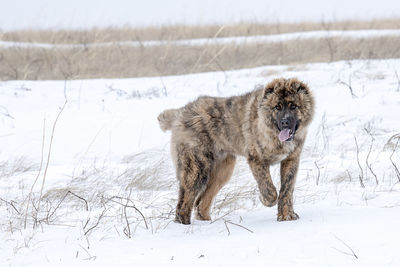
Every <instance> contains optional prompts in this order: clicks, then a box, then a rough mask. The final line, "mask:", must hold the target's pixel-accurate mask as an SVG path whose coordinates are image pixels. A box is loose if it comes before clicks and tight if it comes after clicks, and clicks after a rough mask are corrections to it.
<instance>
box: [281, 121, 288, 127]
mask: <svg viewBox="0 0 400 267" xmlns="http://www.w3.org/2000/svg"><path fill="white" fill-rule="evenodd" d="M285 128H289V120H288V119H282V120H281V129H285Z"/></svg>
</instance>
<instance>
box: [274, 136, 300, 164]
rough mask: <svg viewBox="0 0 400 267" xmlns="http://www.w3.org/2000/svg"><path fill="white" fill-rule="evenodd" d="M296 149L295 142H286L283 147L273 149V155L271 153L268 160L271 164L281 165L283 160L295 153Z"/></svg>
mask: <svg viewBox="0 0 400 267" xmlns="http://www.w3.org/2000/svg"><path fill="white" fill-rule="evenodd" d="M294 149H295V144H294V142H292V141H290V142H285V143H283V144H282V145H280V146H278V147H275V149H273V150H272V151H271V153H269V159H268V160H269V161H270V162H271V164H276V163H279V162H281V161H282V160H284V159H286V158H287V157H288V156H289V155H290V154H291V153H292V152H293V151H294Z"/></svg>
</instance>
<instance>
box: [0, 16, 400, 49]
mask: <svg viewBox="0 0 400 267" xmlns="http://www.w3.org/2000/svg"><path fill="white" fill-rule="evenodd" d="M399 28H400V19H395V18H393V19H380V20H369V21H352V20H348V21H333V22H303V23H279V22H277V23H268V24H267V23H249V22H242V23H238V24H232V25H168V26H161V27H145V28H132V27H120V28H116V27H114V28H113V27H110V28H92V29H88V30H32V29H28V30H20V31H13V32H1V31H0V40H1V41H12V42H32V43H50V44H88V43H99V42H120V41H139V42H140V41H149V40H183V39H196V38H213V37H216V35H217V37H234V36H256V35H270V34H281V33H291V32H304V31H317V30H361V29H377V30H379V29H399ZM216 33H218V34H216Z"/></svg>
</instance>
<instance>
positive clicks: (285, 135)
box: [279, 129, 290, 142]
mask: <svg viewBox="0 0 400 267" xmlns="http://www.w3.org/2000/svg"><path fill="white" fill-rule="evenodd" d="M289 137H290V129H283V130H282V131H281V132H280V133H279V141H281V142H283V141H286V140H288V139H289Z"/></svg>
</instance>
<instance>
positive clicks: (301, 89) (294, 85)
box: [292, 80, 309, 95]
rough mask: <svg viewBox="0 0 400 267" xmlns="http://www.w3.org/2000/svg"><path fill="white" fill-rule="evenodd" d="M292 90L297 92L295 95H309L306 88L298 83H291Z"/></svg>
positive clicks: (301, 83) (303, 84)
mask: <svg viewBox="0 0 400 267" xmlns="http://www.w3.org/2000/svg"><path fill="white" fill-rule="evenodd" d="M292 88H293V89H294V90H295V91H296V92H297V93H303V94H306V95H308V93H309V89H308V86H307V85H306V84H305V83H303V82H300V81H297V80H296V81H295V82H294V83H292Z"/></svg>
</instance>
